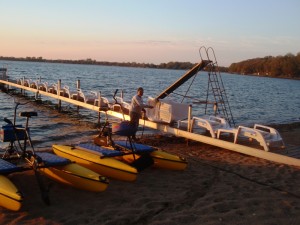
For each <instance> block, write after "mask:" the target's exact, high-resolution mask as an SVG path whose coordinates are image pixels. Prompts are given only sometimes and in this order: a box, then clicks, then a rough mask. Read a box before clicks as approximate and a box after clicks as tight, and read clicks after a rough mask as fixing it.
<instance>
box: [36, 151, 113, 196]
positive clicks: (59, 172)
mask: <svg viewBox="0 0 300 225" xmlns="http://www.w3.org/2000/svg"><path fill="white" fill-rule="evenodd" d="M36 154H37V155H38V156H39V157H40V158H41V159H42V162H43V164H44V165H40V169H39V170H40V171H41V172H42V173H43V174H44V175H46V176H47V177H49V178H50V179H52V180H55V181H57V182H60V183H62V184H66V185H69V186H71V187H74V188H77V189H81V190H85V191H92V192H102V191H105V190H106V189H107V187H108V184H109V180H108V179H107V178H106V177H105V176H102V175H99V174H98V173H96V172H94V171H92V170H90V169H88V168H85V167H83V166H81V165H79V164H77V163H73V162H71V161H70V160H69V159H66V158H63V157H60V156H57V155H55V154H51V153H47V152H43V153H41V152H39V153H36Z"/></svg>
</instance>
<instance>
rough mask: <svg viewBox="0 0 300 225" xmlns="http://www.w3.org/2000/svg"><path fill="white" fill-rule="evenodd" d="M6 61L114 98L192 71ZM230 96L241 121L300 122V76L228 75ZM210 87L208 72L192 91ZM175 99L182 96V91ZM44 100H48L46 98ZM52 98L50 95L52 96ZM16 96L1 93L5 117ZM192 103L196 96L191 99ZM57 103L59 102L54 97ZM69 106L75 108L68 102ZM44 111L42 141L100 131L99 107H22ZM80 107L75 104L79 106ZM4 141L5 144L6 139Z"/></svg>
mask: <svg viewBox="0 0 300 225" xmlns="http://www.w3.org/2000/svg"><path fill="white" fill-rule="evenodd" d="M0 66H1V67H2V66H4V67H7V68H8V75H9V76H10V77H11V78H12V79H18V78H22V77H26V78H27V79H28V78H30V79H33V80H37V79H38V78H39V77H41V78H42V82H45V81H47V82H48V83H50V84H51V83H57V81H58V80H59V79H61V82H62V86H63V85H68V86H70V88H71V89H73V90H76V81H77V80H80V84H81V88H82V89H83V90H84V91H85V92H86V93H87V92H88V91H101V94H102V95H103V96H105V97H107V98H108V99H109V100H111V101H112V95H113V93H114V91H115V89H117V88H118V89H120V90H121V89H122V90H123V91H124V98H125V100H126V101H130V99H131V96H132V95H134V94H135V92H136V89H137V87H139V86H142V87H144V89H145V93H144V100H146V98H147V97H148V96H152V97H155V96H157V95H158V94H160V92H161V91H163V90H164V89H165V88H167V87H168V86H169V85H171V84H172V83H173V82H175V81H176V80H177V79H178V78H179V77H181V76H182V75H183V74H184V73H185V72H186V71H182V70H160V69H143V68H127V67H108V66H92V65H76V64H75V65H73V64H56V63H33V62H11V61H0ZM222 78H223V83H224V86H225V88H226V93H227V97H228V99H229V103H230V106H231V110H232V113H233V116H234V119H235V122H236V124H243V125H251V124H254V123H261V124H281V123H292V122H299V121H300V81H299V80H287V79H275V78H266V77H254V76H241V75H240V76H239V75H232V74H226V73H225V74H222ZM191 81H192V79H190V80H189V81H188V82H187V83H185V84H184V85H182V86H181V87H180V88H179V89H178V90H176V93H178V94H181V95H184V94H185V92H186V90H187V89H188V87H189V85H190V83H191ZM206 89H207V73H206V72H201V73H199V74H198V75H197V77H196V79H195V80H194V82H193V85H192V86H191V88H190V92H189V93H188V96H193V97H195V98H197V99H198V100H205V96H206ZM171 98H173V99H176V101H181V100H182V99H181V97H180V96H179V95H172V96H171ZM43 99H46V98H44V97H43ZM49 100H50V99H49ZM12 101H13V98H12V97H10V96H9V95H7V94H5V93H0V103H1V108H0V119H1V118H3V117H9V118H12V116H13V107H14V106H13V103H12ZM188 101H189V103H191V102H192V101H193V100H191V99H188ZM53 103H55V102H54V101H53ZM64 107H65V108H68V107H72V106H71V105H68V104H64ZM33 108H34V110H36V111H38V113H39V116H38V117H37V118H32V119H31V132H32V134H34V137H33V139H34V140H35V141H36V142H37V143H38V145H39V146H42V147H45V146H51V144H52V143H53V142H55V143H57V142H68V141H70V140H72V141H74V140H75V141H79V140H82V139H84V138H89V137H90V136H91V135H92V134H95V132H96V130H95V129H91V127H90V126H87V124H89V122H96V121H97V115H96V113H95V112H91V111H88V110H83V109H81V110H80V113H81V114H82V115H84V117H82V116H78V115H76V114H75V115H74V114H62V113H57V111H56V110H54V109H53V110H52V109H51V110H50V109H49V108H48V107H45V106H42V105H37V104H35V103H30V104H27V105H25V106H22V109H21V108H20V110H23V111H24V110H28V109H30V110H32V109H33ZM73 108H74V107H73ZM193 114H194V115H198V116H201V115H202V114H204V106H203V105H193ZM1 145H3V143H1Z"/></svg>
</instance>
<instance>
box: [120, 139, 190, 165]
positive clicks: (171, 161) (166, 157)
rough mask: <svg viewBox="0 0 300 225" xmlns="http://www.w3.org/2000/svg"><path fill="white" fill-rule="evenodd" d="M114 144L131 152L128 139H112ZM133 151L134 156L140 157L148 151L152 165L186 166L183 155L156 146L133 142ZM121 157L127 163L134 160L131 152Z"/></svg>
mask: <svg viewBox="0 0 300 225" xmlns="http://www.w3.org/2000/svg"><path fill="white" fill-rule="evenodd" d="M114 143H115V146H116V147H117V148H118V147H119V148H121V149H123V150H125V151H127V152H130V151H131V152H132V150H131V146H130V143H129V142H128V141H114ZM133 147H134V152H136V154H135V157H137V158H138V157H140V156H141V155H143V154H145V152H148V153H149V155H150V156H151V158H152V159H153V161H154V163H153V166H154V167H156V168H160V169H169V170H185V169H186V167H187V160H186V159H185V158H183V157H180V156H177V155H173V154H171V153H168V152H164V151H161V150H157V149H156V148H154V147H152V146H149V145H144V144H137V143H133ZM123 159H124V160H125V161H127V162H128V163H132V162H133V161H134V155H133V154H125V155H124V156H123Z"/></svg>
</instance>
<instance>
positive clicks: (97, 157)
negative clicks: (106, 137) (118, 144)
mask: <svg viewBox="0 0 300 225" xmlns="http://www.w3.org/2000/svg"><path fill="white" fill-rule="evenodd" d="M52 149H53V151H54V153H55V154H56V155H59V156H62V157H64V158H67V159H70V160H71V161H75V162H76V163H78V164H80V165H82V166H84V167H86V168H88V169H90V170H93V171H95V172H97V173H100V174H102V175H104V176H107V177H110V178H113V179H117V180H122V181H134V180H136V177H137V170H136V169H135V168H134V167H132V166H130V165H128V164H126V163H124V162H121V161H119V160H117V159H115V158H112V157H105V156H104V155H103V154H102V153H101V152H95V151H89V150H88V149H85V148H82V147H77V146H68V145H53V146H52Z"/></svg>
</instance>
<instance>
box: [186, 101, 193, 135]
mask: <svg viewBox="0 0 300 225" xmlns="http://www.w3.org/2000/svg"><path fill="white" fill-rule="evenodd" d="M191 119H192V105H189V111H188V127H187V131H188V132H192V121H191Z"/></svg>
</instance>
